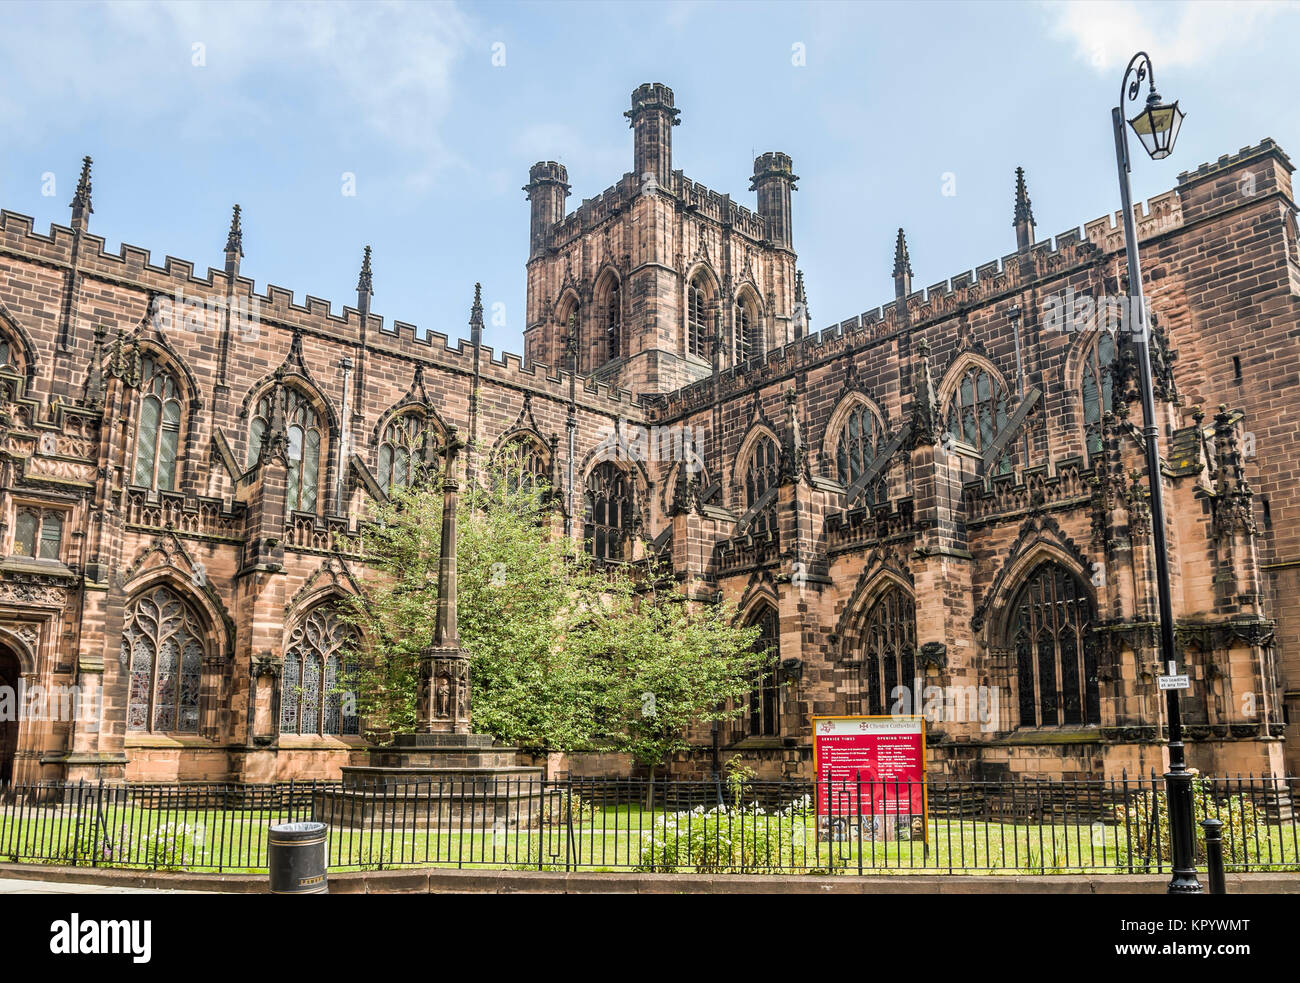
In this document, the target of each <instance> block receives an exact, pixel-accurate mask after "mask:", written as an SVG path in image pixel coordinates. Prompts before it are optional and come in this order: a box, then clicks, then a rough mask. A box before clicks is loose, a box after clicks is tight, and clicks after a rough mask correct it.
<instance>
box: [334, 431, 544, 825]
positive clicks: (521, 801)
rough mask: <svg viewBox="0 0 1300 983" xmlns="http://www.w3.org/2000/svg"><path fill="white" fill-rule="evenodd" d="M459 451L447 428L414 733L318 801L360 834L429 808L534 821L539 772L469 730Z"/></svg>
mask: <svg viewBox="0 0 1300 983" xmlns="http://www.w3.org/2000/svg"><path fill="white" fill-rule="evenodd" d="M464 446H465V442H464V441H463V440H461V439H460V437H459V436H458V435H457V432H456V429H455V428H454V427H452V428H450V430H449V432H448V435H447V443H446V444H445V445H444V446H443V447H442V448H441V451H440V452H441V453H442V455H443V456H444V458H445V461H446V463H445V466H444V470H443V475H442V543H441V546H440V548H439V552H438V602H437V603H438V609H437V618H436V621H435V628H434V632H433V639H432V641H431V642H430V644H429V645H427V646H426V647H425V648H424V649H423V651H421V653H420V666H419V691H418V693H417V694H416V699H417V701H418V702H417V707H416V724H415V732H414V733H412V734H399V735H398V736H397V737H396V738H395V739H394V740H393V743H392V744H389V745H385V746H377V747H372V748H370V749H369V755H370V760H369V762H368V763H366V764H364V765H344V766H343V767H342V768H341V769H340V771H341V773H342V777H343V789H342V790H340V791H331V792H328V793H321V794H320V795H319V796H318V799H319V801H318V802H317V809H318V814H319V816H320V817H321V818H322V819H323V820H324V821H325V822H329V823H333V824H336V825H337V824H343V825H357V824H360V825H362V826H364V824H365V823H367V822H372V821H373V820H374V819H376V818H382V817H388V818H392V817H393V816H396V815H397V813H396V812H395V811H394V810H414V813H412V814H410V815H414V814H420V815H423V814H424V813H425V812H428V811H429V810H433V814H431V815H428V816H423V819H421V820H420V821H425V820H430V819H436V820H437V821H438V822H452V823H453V824H454V822H455V821H459V816H460V814H461V813H462V812H463V813H464V815H465V819H466V821H467V822H472V823H474V824H486V825H488V826H491V827H492V828H504V827H506V826H511V825H515V824H517V823H520V822H525V821H528V820H529V817H536V816H538V815H540V814H541V812H540V809H539V808H538V803H539V802H540V801H541V797H542V795H543V790H542V786H541V778H542V769H541V768H538V767H533V766H528V765H519V764H517V763H516V762H517V752H516V750H515V749H514V748H510V747H502V746H500V745H498V744H496V742H495V741H493V739H492V737H491V736H490V735H488V734H475V733H472V732H471V731H470V695H469V689H470V686H469V659H468V658H467V657H466V655H465V653H464V652H463V651H462V650H461V647H460V636H459V634H458V633H457V630H456V517H457V509H458V498H459V492H460V482H459V480H458V478H457V476H456V460H457V457H458V455H459V452H460V450H461V448H463V447H464ZM412 786H415V788H414V793H412ZM439 810H440V811H439ZM402 815H403V816H404V817H407V818H410V815H408V812H402ZM404 821H405V820H404ZM411 821H416V820H415V819H412V820H411Z"/></svg>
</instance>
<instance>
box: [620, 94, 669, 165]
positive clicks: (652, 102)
mask: <svg viewBox="0 0 1300 983" xmlns="http://www.w3.org/2000/svg"><path fill="white" fill-rule="evenodd" d="M623 115H624V116H626V117H627V118H628V119H629V120H630V121H631V122H630V124H629V125H630V126H631V128H632V131H633V154H632V172H633V173H634V174H635V175H636V176H637V179H638V180H640V181H642V182H644V181H645V180H646V175H647V174H649V175H652V176H653V177H654V180H655V181H657V182H658V183H660V184H667V183H668V180H669V178H670V176H671V175H672V172H673V127H674V126H676V125H677V124H678V123H680V122H681V120H679V119H678V116H680V115H681V110H679V109H676V108H674V106H673V90H672V89H670V88H668V86H666V85H664V84H663V83H662V82H646V83H644V84H643V85H639V86H637V87H636V91H634V92H633V93H632V108H631V109H629V110H628V111H627V112H625V113H624V114H623Z"/></svg>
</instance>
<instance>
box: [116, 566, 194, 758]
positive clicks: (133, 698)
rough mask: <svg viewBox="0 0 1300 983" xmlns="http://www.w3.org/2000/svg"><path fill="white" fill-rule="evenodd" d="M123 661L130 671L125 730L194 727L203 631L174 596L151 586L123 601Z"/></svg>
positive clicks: (161, 730)
mask: <svg viewBox="0 0 1300 983" xmlns="http://www.w3.org/2000/svg"><path fill="white" fill-rule="evenodd" d="M122 661H123V664H124V665H126V666H127V667H128V672H129V673H130V679H129V682H128V685H127V722H126V723H127V730H133V731H154V732H158V733H167V732H179V733H196V732H197V731H198V729H199V696H200V688H201V684H202V679H203V641H202V633H201V629H200V626H199V621H198V618H197V617H196V616H195V614H194V612H193V611H192V610H191V609H190V607H189V605H187V604H186V603H185V601H184V600H183V599H182V598H181V597H180V595H179V594H177V593H176V592H175V591H173V590H172V589H171V588H169V587H155V588H153V589H152V590H149V591H147V592H145V593H144V594H141V595H140V596H139V597H137V598H136V599H135V600H134V601H132V602H131V603H130V604H128V605H127V609H126V624H125V626H124V628H123V629H122Z"/></svg>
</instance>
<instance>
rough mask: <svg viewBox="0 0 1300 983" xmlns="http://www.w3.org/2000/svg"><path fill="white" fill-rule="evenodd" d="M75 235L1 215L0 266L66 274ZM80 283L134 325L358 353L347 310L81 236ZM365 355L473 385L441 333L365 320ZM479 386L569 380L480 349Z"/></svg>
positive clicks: (538, 388)
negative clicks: (151, 322)
mask: <svg viewBox="0 0 1300 983" xmlns="http://www.w3.org/2000/svg"><path fill="white" fill-rule="evenodd" d="M73 245H74V233H73V231H72V230H71V229H70V228H68V227H66V226H61V225H58V224H52V225H51V226H50V232H49V234H48V235H42V234H40V233H38V232H35V231H34V230H33V219H32V218H31V217H29V216H26V215H21V214H19V213H16V212H12V211H8V210H4V211H0V257H7V258H10V259H13V260H17V261H19V262H26V263H32V264H35V265H38V266H44V267H47V268H49V269H53V270H58V271H67V270H69V269H71V265H72V262H73ZM76 265H77V269H78V270H79V271H80V274H81V275H82V276H83V277H87V278H90V279H96V280H101V281H104V282H107V283H109V284H112V285H113V286H115V287H118V288H122V289H124V290H126V291H128V292H134V293H137V294H138V296H139V303H140V311H141V316H143V314H144V312H145V311H146V309H147V308H148V305H149V303H150V298H151V297H154V296H157V297H163V298H167V299H169V300H170V301H171V305H172V311H173V312H174V314H173V316H174V317H175V318H177V319H178V320H179V321H183V323H184V325H185V330H195V331H203V332H211V333H212V334H213V336H214V337H215V336H216V335H217V333H218V332H220V330H221V323H222V320H221V319H222V312H224V311H226V310H231V311H234V312H237V314H238V317H239V320H240V322H241V323H240V327H239V330H241V331H242V332H244V333H245V335H246V336H248V337H249V338H250V339H252V338H255V337H256V334H257V333H258V332H259V331H262V330H266V329H270V330H280V331H283V332H286V333H287V334H292V333H293V332H295V331H298V332H301V333H302V334H303V335H304V336H314V337H316V338H319V339H321V340H324V341H332V342H335V343H337V344H339V345H342V346H347V347H356V346H358V345H359V344H360V335H361V318H362V314H361V312H360V311H358V310H357V309H356V308H355V307H352V306H347V305H345V306H343V307H342V308H341V309H340V310H337V311H336V309H335V307H334V305H333V304H332V303H331V302H330V301H329V300H325V299H322V298H319V297H314V296H311V295H307V296H306V297H305V298H303V299H302V301H301V302H299V300H298V299H297V298H296V297H295V296H294V293H293V291H291V290H288V289H286V288H284V287H280V286H277V285H276V284H267V285H266V286H265V287H264V288H262V290H261V292H259V291H258V287H257V284H256V283H255V282H254V281H253V280H252V279H251V278H248V277H244V276H238V277H236V278H234V280H233V282H232V280H231V279H230V278H229V277H228V276H227V274H226V272H225V270H220V269H215V268H213V267H208V268H207V272H206V275H203V276H200V275H197V274H196V273H195V264H194V263H192V262H189V261H187V260H182V259H177V258H175V257H173V256H167V257H166V258H165V260H164V262H163V265H161V266H156V265H154V263H153V258H152V254H151V253H150V251H149V250H147V249H143V248H140V247H138V246H132V245H130V244H126V243H124V244H122V246H121V248H120V250H119V252H117V253H111V252H109V251H108V250H107V249H106V248H105V240H104V239H103V238H101V237H99V236H96V235H94V234H92V233H89V232H84V233H82V234H81V245H80V249H79V252H78V255H77V259H76ZM367 327H368V328H369V329H370V330H369V331H368V332H367V335H366V340H365V343H364V348H365V350H366V351H368V352H373V353H376V354H380V355H386V356H390V357H392V358H394V359H399V360H403V361H408V362H412V363H417V364H423V365H425V366H426V367H431V368H432V367H436V368H441V369H445V370H447V371H449V372H453V373H460V374H464V375H466V376H472V375H473V373H474V363H475V357H474V356H475V349H474V346H473V345H471V344H470V343H469V342H468V341H467V340H465V339H457V340H456V341H455V342H454V343H453V342H452V341H451V339H450V337H449V336H448V335H447V334H444V333H442V332H440V331H425V332H421V331H420V329H419V328H418V327H417V326H416V325H414V324H410V323H408V322H405V321H400V320H394V321H391V322H386V321H385V320H384V318H383V317H381V316H379V315H376V314H369V315H367ZM479 363H480V369H481V372H480V374H481V376H483V377H485V378H488V379H491V380H493V381H497V382H500V383H501V384H502V385H505V386H508V387H513V388H518V389H523V390H531V391H534V392H539V393H541V392H553V391H555V387H556V386H557V385H563V386H567V385H568V381H567V380H568V373H566V372H563V371H558V370H553V369H552V368H551V367H550V366H547V365H544V364H533V363H529V364H527V365H525V363H524V359H523V357H522V356H520V355H517V354H515V353H513V352H501V353H499V354H498V353H496V352H495V351H494V350H493V349H492V348H490V347H488V346H482V347H480V349H479ZM578 401H579V403H580V404H582V405H584V406H585V407H587V408H589V409H592V410H594V411H597V412H604V413H610V414H622V415H627V414H629V413H633V414H635V412H636V404H635V403H634V402H633V401H632V397H631V394H630V393H628V392H626V391H624V390H620V389H618V388H617V387H616V386H613V385H610V384H609V383H590V384H589V383H586V382H585V381H584V382H583V384H581V385H580V386H579V387H578Z"/></svg>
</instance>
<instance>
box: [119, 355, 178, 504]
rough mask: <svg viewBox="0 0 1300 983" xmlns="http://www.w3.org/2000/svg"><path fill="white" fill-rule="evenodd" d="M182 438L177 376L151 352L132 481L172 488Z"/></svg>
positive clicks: (144, 365) (144, 371) (143, 369)
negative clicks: (178, 446)
mask: <svg viewBox="0 0 1300 983" xmlns="http://www.w3.org/2000/svg"><path fill="white" fill-rule="evenodd" d="M180 437H181V399H180V394H179V391H178V387H177V385H176V377H175V376H173V375H172V374H171V373H170V372H168V371H167V370H166V369H165V368H163V367H162V366H161V365H159V364H158V362H157V361H156V360H155V359H154V358H153V356H151V355H146V356H145V357H144V359H143V360H142V361H141V363H140V409H139V415H138V416H137V418H136V432H135V469H134V470H133V471H132V476H131V483H132V484H134V485H139V486H141V487H143V488H157V489H161V490H163V491H172V490H173V489H175V487H176V448H177V445H178V444H179V443H180Z"/></svg>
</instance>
